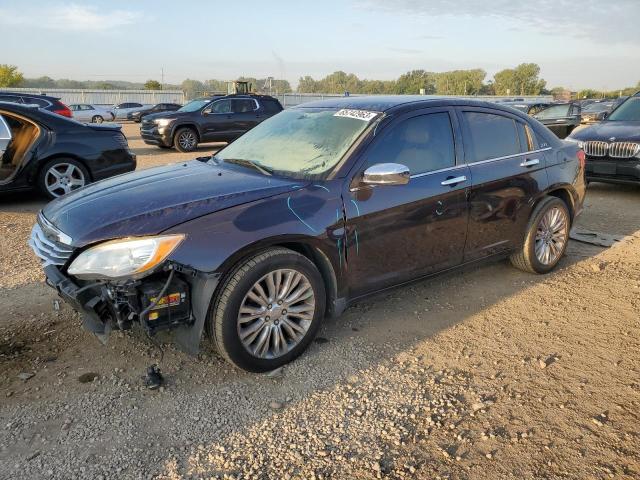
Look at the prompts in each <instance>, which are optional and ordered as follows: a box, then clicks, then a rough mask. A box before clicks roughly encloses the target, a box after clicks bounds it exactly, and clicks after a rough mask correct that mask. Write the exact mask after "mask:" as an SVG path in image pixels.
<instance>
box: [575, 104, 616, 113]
mask: <svg viewBox="0 0 640 480" xmlns="http://www.w3.org/2000/svg"><path fill="white" fill-rule="evenodd" d="M611 107H612V105H611V104H610V103H592V104H590V105H587V106H586V107H584V108H583V109H582V113H599V112H604V111H606V110H609V109H610V108H611Z"/></svg>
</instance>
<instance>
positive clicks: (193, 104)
mask: <svg viewBox="0 0 640 480" xmlns="http://www.w3.org/2000/svg"><path fill="white" fill-rule="evenodd" d="M210 101H211V100H208V99H204V100H202V99H201V100H198V99H196V100H191V101H190V102H189V103H187V104H186V105H184V106H182V107H180V108H179V109H178V111H179V112H197V111H198V110H200V109H201V108H202V107H204V106H205V105H207V104H208V103H209V102H210Z"/></svg>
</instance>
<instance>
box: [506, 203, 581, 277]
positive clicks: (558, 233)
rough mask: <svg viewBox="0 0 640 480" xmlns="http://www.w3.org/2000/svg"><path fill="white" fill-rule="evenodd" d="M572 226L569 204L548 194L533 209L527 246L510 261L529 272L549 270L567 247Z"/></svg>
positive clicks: (526, 241) (527, 235) (526, 240)
mask: <svg viewBox="0 0 640 480" xmlns="http://www.w3.org/2000/svg"><path fill="white" fill-rule="evenodd" d="M570 229H571V216H570V215H569V209H568V208H567V204H566V203H564V202H563V201H562V200H560V199H559V198H557V197H545V198H544V199H543V200H542V201H541V202H540V203H539V204H538V205H537V206H536V208H535V209H534V210H533V213H532V214H531V218H530V219H529V224H528V225H527V232H526V236H525V239H524V245H523V246H522V248H521V249H520V251H518V252H516V253H514V254H512V255H511V257H510V260H511V264H512V265H513V266H514V267H516V268H518V269H520V270H523V271H525V272H529V273H541V274H542V273H548V272H550V271H551V270H553V269H554V268H555V267H556V265H557V264H558V262H559V261H560V259H561V258H562V257H563V255H564V253H565V251H566V249H567V244H568V243H569V230H570Z"/></svg>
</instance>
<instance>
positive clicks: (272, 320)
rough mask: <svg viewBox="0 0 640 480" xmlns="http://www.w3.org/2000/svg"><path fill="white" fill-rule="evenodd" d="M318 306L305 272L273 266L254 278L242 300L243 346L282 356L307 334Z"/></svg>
mask: <svg viewBox="0 0 640 480" xmlns="http://www.w3.org/2000/svg"><path fill="white" fill-rule="evenodd" d="M315 310H316V304H315V295H314V292H313V288H312V286H311V282H310V281H309V279H308V278H307V277H306V276H305V275H304V274H303V273H301V272H299V271H297V270H293V269H280V270H274V271H272V272H270V273H268V274H266V275H265V276H263V277H262V278H261V279H260V280H258V281H257V282H255V283H254V284H253V286H252V287H251V288H250V289H249V291H248V292H247V294H246V295H245V297H244V299H243V300H242V303H241V304H240V311H239V313H238V324H237V325H238V336H239V338H240V341H241V343H242V346H243V347H244V348H245V349H246V350H247V351H248V352H249V353H250V354H251V355H253V356H255V357H258V358H266V359H272V358H277V357H281V356H282V355H285V354H286V353H287V352H289V351H291V350H292V349H293V348H295V347H296V345H298V344H299V343H300V342H301V341H302V339H303V338H304V337H305V336H306V334H307V331H308V330H309V327H310V326H311V323H312V321H313V317H314V314H315Z"/></svg>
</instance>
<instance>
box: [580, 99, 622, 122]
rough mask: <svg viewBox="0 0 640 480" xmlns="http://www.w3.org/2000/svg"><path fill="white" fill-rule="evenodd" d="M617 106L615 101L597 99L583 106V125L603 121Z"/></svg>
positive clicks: (581, 119) (581, 120)
mask: <svg viewBox="0 0 640 480" xmlns="http://www.w3.org/2000/svg"><path fill="white" fill-rule="evenodd" d="M615 107H616V103H615V101H613V100H611V101H608V102H603V101H596V102H592V103H590V104H589V105H587V106H586V107H585V106H583V107H582V111H581V113H580V123H581V124H582V125H591V124H593V123H597V122H601V121H602V120H604V119H605V118H607V115H609V114H610V113H611V111H612V110H613V109H614V108H615Z"/></svg>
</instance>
